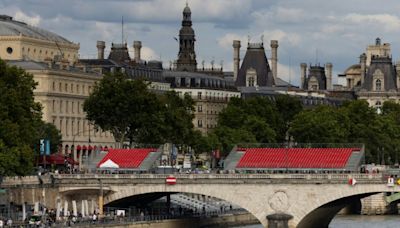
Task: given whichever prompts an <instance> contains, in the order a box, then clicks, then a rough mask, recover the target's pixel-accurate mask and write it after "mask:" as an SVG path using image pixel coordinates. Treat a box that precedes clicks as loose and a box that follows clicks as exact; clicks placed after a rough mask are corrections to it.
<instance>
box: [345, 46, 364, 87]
mask: <svg viewBox="0 0 400 228" xmlns="http://www.w3.org/2000/svg"><path fill="white" fill-rule="evenodd" d="M360 66H361V86H362V85H363V84H364V80H365V74H366V69H367V55H366V54H365V53H362V54H361V55H360ZM348 86H349V87H350V85H348Z"/></svg>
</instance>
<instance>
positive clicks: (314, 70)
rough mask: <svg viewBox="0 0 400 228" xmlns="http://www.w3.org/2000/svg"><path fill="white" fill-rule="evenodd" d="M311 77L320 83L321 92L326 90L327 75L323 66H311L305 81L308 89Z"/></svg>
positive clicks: (305, 86)
mask: <svg viewBox="0 0 400 228" xmlns="http://www.w3.org/2000/svg"><path fill="white" fill-rule="evenodd" d="M311 77H315V78H316V79H317V81H318V88H319V90H326V75H325V69H324V68H323V67H321V66H310V68H309V72H308V76H307V78H306V80H304V87H303V88H308V82H309V80H310V78H311Z"/></svg>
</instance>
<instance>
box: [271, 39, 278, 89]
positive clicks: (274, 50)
mask: <svg viewBox="0 0 400 228" xmlns="http://www.w3.org/2000/svg"><path fill="white" fill-rule="evenodd" d="M278 47H279V45H278V41H277V40H271V65H272V66H271V68H272V75H273V76H274V81H275V82H276V78H277V77H278Z"/></svg>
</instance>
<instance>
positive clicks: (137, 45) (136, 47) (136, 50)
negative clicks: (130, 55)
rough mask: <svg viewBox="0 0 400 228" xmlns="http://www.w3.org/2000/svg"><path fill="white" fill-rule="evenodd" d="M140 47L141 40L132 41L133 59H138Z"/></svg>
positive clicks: (137, 60)
mask: <svg viewBox="0 0 400 228" xmlns="http://www.w3.org/2000/svg"><path fill="white" fill-rule="evenodd" d="M141 48H142V42H141V41H133V49H134V53H135V61H136V62H139V61H140V49H141Z"/></svg>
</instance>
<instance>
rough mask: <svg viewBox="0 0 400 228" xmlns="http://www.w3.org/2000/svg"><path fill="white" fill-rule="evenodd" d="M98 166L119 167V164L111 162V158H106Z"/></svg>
mask: <svg viewBox="0 0 400 228" xmlns="http://www.w3.org/2000/svg"><path fill="white" fill-rule="evenodd" d="M99 167H100V168H114V169H116V168H119V165H118V164H117V163H115V162H113V161H112V160H111V159H108V160H107V161H105V162H103V163H102V164H101V165H100V166H99Z"/></svg>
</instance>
